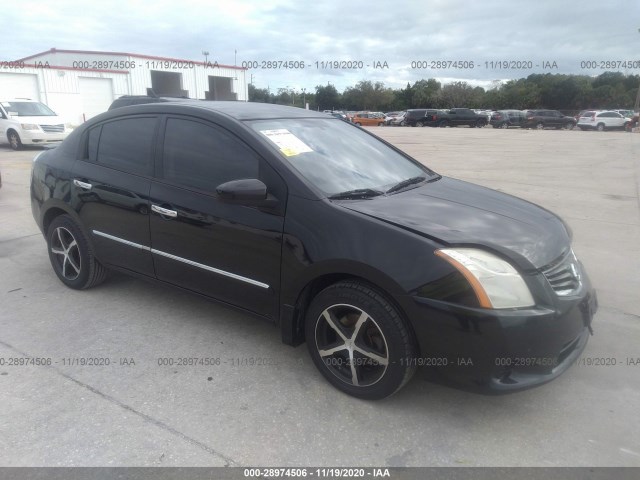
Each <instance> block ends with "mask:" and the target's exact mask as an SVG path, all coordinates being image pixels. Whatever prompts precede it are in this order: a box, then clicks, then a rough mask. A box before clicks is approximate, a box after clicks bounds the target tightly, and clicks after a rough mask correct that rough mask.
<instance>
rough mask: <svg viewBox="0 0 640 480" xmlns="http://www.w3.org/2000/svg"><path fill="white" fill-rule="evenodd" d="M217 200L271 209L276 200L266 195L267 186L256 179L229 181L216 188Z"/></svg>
mask: <svg viewBox="0 0 640 480" xmlns="http://www.w3.org/2000/svg"><path fill="white" fill-rule="evenodd" d="M216 193H217V194H218V198H219V199H220V200H222V201H224V202H228V203H236V204H239V205H246V206H252V207H273V206H275V205H276V204H277V203H278V200H277V199H276V198H275V197H274V196H273V195H269V194H268V193H267V186H266V185H265V184H264V183H263V182H261V181H260V180H258V179H257V178H244V179H242V180H231V181H230V182H226V183H223V184H221V185H218V186H217V187H216Z"/></svg>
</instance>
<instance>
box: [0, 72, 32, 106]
mask: <svg viewBox="0 0 640 480" xmlns="http://www.w3.org/2000/svg"><path fill="white" fill-rule="evenodd" d="M0 98H2V99H3V100H5V99H9V98H30V99H31V100H40V95H39V93H38V78H37V76H36V75H32V74H28V73H4V72H2V73H0Z"/></svg>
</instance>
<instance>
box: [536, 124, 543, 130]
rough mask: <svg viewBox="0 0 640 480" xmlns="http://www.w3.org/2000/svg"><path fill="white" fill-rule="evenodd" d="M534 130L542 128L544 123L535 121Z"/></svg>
mask: <svg viewBox="0 0 640 480" xmlns="http://www.w3.org/2000/svg"><path fill="white" fill-rule="evenodd" d="M536 130H544V123H542V122H538V123H536Z"/></svg>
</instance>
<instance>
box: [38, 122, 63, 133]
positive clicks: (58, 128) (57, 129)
mask: <svg viewBox="0 0 640 480" xmlns="http://www.w3.org/2000/svg"><path fill="white" fill-rule="evenodd" d="M40 128H41V129H42V131H43V132H47V133H62V132H64V125H63V124H60V125H40Z"/></svg>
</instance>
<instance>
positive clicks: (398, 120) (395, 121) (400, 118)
mask: <svg viewBox="0 0 640 480" xmlns="http://www.w3.org/2000/svg"><path fill="white" fill-rule="evenodd" d="M406 114H407V112H400V113H399V114H398V115H397V116H396V117H394V118H392V119H391V121H390V122H389V126H392V127H404V126H405V125H406V123H405V121H404V117H405V116H406Z"/></svg>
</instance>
